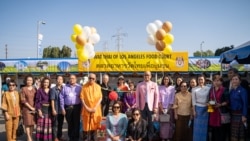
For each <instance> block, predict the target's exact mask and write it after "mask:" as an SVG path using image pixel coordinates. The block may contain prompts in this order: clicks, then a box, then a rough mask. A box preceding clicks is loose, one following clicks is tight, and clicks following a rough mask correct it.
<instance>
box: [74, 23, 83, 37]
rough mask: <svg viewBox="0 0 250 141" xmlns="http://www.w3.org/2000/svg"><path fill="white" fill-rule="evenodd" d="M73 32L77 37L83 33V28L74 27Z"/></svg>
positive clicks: (79, 26) (77, 25)
mask: <svg viewBox="0 0 250 141" xmlns="http://www.w3.org/2000/svg"><path fill="white" fill-rule="evenodd" d="M73 31H74V33H75V34H76V35H79V34H81V33H82V26H81V25H80V24H75V25H74V27H73Z"/></svg>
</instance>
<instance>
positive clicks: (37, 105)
mask: <svg viewBox="0 0 250 141" xmlns="http://www.w3.org/2000/svg"><path fill="white" fill-rule="evenodd" d="M41 95H42V94H41V91H40V90H38V91H37V94H36V99H35V102H36V104H35V107H36V109H37V111H38V115H39V117H42V116H43V113H42V110H41V107H42V103H41V101H42V99H41V97H42V96H41Z"/></svg>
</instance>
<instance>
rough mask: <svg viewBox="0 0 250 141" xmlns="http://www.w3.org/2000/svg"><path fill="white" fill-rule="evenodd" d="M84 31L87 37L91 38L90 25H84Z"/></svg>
mask: <svg viewBox="0 0 250 141" xmlns="http://www.w3.org/2000/svg"><path fill="white" fill-rule="evenodd" d="M83 33H84V34H85V37H86V39H89V36H90V34H91V29H90V27H88V26H84V27H83Z"/></svg>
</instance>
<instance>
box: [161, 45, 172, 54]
mask: <svg viewBox="0 0 250 141" xmlns="http://www.w3.org/2000/svg"><path fill="white" fill-rule="evenodd" d="M172 52H173V50H172V47H171V45H166V46H165V48H164V50H163V53H164V54H169V53H172Z"/></svg>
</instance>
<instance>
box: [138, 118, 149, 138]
mask: <svg viewBox="0 0 250 141" xmlns="http://www.w3.org/2000/svg"><path fill="white" fill-rule="evenodd" d="M141 120H142V133H141V137H140V138H139V141H142V140H143V139H144V138H145V137H146V136H147V122H146V121H145V120H143V119H141Z"/></svg>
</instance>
